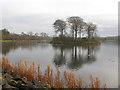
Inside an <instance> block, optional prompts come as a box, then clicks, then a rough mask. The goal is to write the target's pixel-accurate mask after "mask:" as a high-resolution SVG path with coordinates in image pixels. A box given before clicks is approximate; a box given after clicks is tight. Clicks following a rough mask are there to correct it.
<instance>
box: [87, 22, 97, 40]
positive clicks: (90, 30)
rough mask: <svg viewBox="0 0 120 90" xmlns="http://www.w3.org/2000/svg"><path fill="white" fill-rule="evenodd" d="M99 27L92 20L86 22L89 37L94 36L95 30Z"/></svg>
mask: <svg viewBox="0 0 120 90" xmlns="http://www.w3.org/2000/svg"><path fill="white" fill-rule="evenodd" d="M96 29H97V26H96V25H95V24H93V23H91V22H89V23H86V32H87V35H88V39H90V38H92V37H93V36H94V34H95V31H96Z"/></svg>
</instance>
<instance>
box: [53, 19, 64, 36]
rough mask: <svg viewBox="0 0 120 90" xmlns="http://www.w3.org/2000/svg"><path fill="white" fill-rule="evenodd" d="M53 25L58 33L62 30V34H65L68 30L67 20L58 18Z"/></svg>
mask: <svg viewBox="0 0 120 90" xmlns="http://www.w3.org/2000/svg"><path fill="white" fill-rule="evenodd" d="M53 27H54V28H55V32H56V33H58V32H60V35H61V36H63V35H64V33H65V30H66V22H65V21H63V20H60V19H58V20H56V21H55V22H54V23H53Z"/></svg>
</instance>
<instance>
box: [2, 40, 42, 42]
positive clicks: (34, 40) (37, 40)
mask: <svg viewBox="0 0 120 90" xmlns="http://www.w3.org/2000/svg"><path fill="white" fill-rule="evenodd" d="M39 41H40V40H0V42H39Z"/></svg>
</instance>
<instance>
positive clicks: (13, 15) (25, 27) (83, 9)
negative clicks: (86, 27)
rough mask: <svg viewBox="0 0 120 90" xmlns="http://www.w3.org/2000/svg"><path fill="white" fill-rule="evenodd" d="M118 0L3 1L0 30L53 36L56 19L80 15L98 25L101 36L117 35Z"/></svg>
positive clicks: (0, 13) (1, 2) (1, 4)
mask: <svg viewBox="0 0 120 90" xmlns="http://www.w3.org/2000/svg"><path fill="white" fill-rule="evenodd" d="M118 1H119V0H2V1H0V8H2V9H0V18H1V20H2V22H0V28H7V29H8V30H9V31H10V32H12V33H21V32H26V33H27V32H29V31H32V32H34V33H35V32H38V33H41V32H46V33H48V34H49V35H51V36H52V35H54V34H55V33H54V28H53V27H52V24H53V23H54V22H55V20H56V19H63V20H66V18H68V17H70V16H80V17H82V18H83V19H84V20H85V21H87V22H93V23H95V24H97V26H98V29H97V30H98V34H99V35H100V36H116V35H118Z"/></svg>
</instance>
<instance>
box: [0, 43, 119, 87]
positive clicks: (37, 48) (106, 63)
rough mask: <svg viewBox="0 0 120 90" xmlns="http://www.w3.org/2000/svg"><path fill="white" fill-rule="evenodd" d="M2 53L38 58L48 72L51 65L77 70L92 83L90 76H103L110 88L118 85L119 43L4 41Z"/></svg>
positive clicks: (17, 56) (84, 78) (27, 58)
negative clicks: (92, 44) (75, 43)
mask: <svg viewBox="0 0 120 90" xmlns="http://www.w3.org/2000/svg"><path fill="white" fill-rule="evenodd" d="M2 46H3V47H2V52H1V53H0V54H1V55H3V56H5V57H6V58H8V59H9V60H10V61H11V62H17V61H18V60H20V59H22V60H27V61H29V62H32V61H35V62H36V63H37V64H40V66H41V70H42V71H44V70H45V69H46V67H47V65H48V64H49V65H50V66H51V67H52V68H53V69H54V68H55V67H56V66H59V70H60V72H61V73H63V71H64V70H67V71H69V72H70V71H73V70H75V71H76V72H75V74H76V76H79V77H82V78H83V80H85V81H86V82H89V75H90V74H92V75H93V77H99V78H100V80H101V82H102V83H106V84H107V87H109V88H117V87H118V44H117V43H101V45H99V46H71V45H52V44H49V43H35V44H29V45H28V44H22V43H21V44H17V43H3V45H2Z"/></svg>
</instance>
